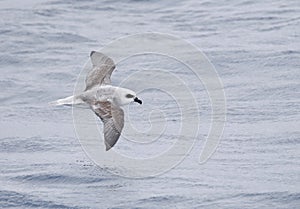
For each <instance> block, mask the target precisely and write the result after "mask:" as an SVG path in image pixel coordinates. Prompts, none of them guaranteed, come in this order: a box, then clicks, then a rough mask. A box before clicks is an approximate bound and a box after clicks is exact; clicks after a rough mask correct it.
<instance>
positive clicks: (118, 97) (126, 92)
mask: <svg viewBox="0 0 300 209" xmlns="http://www.w3.org/2000/svg"><path fill="white" fill-rule="evenodd" d="M112 100H113V103H114V104H116V105H118V106H123V105H127V104H129V103H131V102H137V103H139V104H142V100H140V99H139V98H138V97H137V96H136V93H135V92H134V91H131V90H130V89H125V88H117V89H116V90H115V93H114V96H113V98H112Z"/></svg>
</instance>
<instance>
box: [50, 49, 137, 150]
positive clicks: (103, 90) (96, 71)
mask: <svg viewBox="0 0 300 209" xmlns="http://www.w3.org/2000/svg"><path fill="white" fill-rule="evenodd" d="M90 58H91V62H92V65H93V67H92V70H91V71H90V72H89V73H88V75H87V77H86V80H85V84H86V88H85V90H84V91H83V92H82V93H81V94H78V95H74V96H70V97H66V98H63V99H59V100H56V101H54V102H51V104H52V105H78V104H87V105H89V107H90V108H91V109H92V110H93V111H94V113H95V114H96V115H97V116H98V117H99V118H100V119H101V121H102V122H103V132H104V141H105V147H106V151H108V150H110V149H111V148H112V147H113V146H114V145H115V144H116V142H117V141H118V139H119V137H120V135H121V132H122V129H123V126H124V111H123V110H122V108H121V106H123V105H127V104H129V103H131V102H137V103H139V104H142V100H140V99H139V98H138V97H137V96H136V93H135V92H134V91H132V90H130V89H125V88H121V87H116V86H112V85H111V81H110V76H111V74H112V72H113V71H114V69H115V68H116V66H115V64H114V62H113V60H112V59H111V58H109V57H108V56H106V55H104V54H102V53H100V52H96V51H92V52H91V53H90Z"/></svg>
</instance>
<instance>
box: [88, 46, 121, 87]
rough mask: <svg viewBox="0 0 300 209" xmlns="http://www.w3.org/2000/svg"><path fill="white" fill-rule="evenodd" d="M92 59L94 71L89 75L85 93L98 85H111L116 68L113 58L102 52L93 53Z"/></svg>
mask: <svg viewBox="0 0 300 209" xmlns="http://www.w3.org/2000/svg"><path fill="white" fill-rule="evenodd" d="M90 57H91V61H92V64H93V69H92V70H91V71H90V72H89V73H88V75H87V77H86V79H85V83H86V88H85V91H86V90H89V89H91V88H92V87H94V86H96V85H103V84H110V83H111V82H110V76H111V74H112V72H113V70H114V69H115V67H116V66H115V63H114V61H113V60H112V59H111V58H109V57H108V56H106V55H104V54H102V53H100V52H95V51H92V52H91V54H90Z"/></svg>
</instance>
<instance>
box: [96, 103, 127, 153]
mask: <svg viewBox="0 0 300 209" xmlns="http://www.w3.org/2000/svg"><path fill="white" fill-rule="evenodd" d="M92 109H93V111H94V112H95V113H96V115H97V116H98V117H100V119H101V120H102V122H103V132H104V140H105V147H106V151H108V150H109V149H111V148H112V147H113V146H114V145H115V144H116V143H117V141H118V139H119V137H120V135H121V132H122V129H123V127H124V111H123V110H122V109H121V108H120V107H117V106H114V105H112V104H111V103H110V102H97V103H96V104H95V105H93V106H92Z"/></svg>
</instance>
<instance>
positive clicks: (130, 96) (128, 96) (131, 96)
mask: <svg viewBox="0 0 300 209" xmlns="http://www.w3.org/2000/svg"><path fill="white" fill-rule="evenodd" d="M126 97H127V98H133V97H134V96H133V95H132V94H126Z"/></svg>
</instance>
